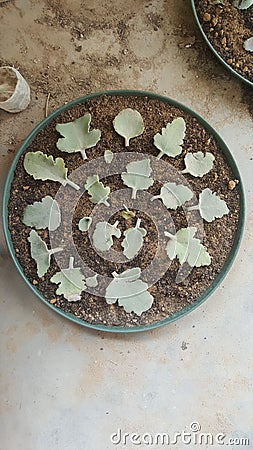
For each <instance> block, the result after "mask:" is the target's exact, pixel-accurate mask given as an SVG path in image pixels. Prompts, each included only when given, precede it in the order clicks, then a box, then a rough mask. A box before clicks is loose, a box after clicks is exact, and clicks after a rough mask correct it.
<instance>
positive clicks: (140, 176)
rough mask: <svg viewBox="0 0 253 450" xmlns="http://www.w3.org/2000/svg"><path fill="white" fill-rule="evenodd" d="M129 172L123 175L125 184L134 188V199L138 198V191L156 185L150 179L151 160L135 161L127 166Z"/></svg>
mask: <svg viewBox="0 0 253 450" xmlns="http://www.w3.org/2000/svg"><path fill="white" fill-rule="evenodd" d="M126 170H127V172H123V173H122V174H121V178H122V180H123V182H124V184H125V185H126V186H128V187H130V188H132V190H133V191H132V198H133V199H135V198H136V193H137V191H138V190H143V189H148V188H149V187H150V186H152V184H153V183H154V180H153V179H152V178H150V174H151V172H152V169H151V166H150V160H149V159H142V160H141V161H133V162H131V163H129V164H127V166H126Z"/></svg>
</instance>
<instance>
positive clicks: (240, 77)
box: [191, 0, 253, 87]
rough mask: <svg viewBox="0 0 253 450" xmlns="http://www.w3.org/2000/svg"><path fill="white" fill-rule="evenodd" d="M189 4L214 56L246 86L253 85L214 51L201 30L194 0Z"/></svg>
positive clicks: (201, 28) (204, 34) (204, 35)
mask: <svg viewBox="0 0 253 450" xmlns="http://www.w3.org/2000/svg"><path fill="white" fill-rule="evenodd" d="M191 5H192V10H193V13H194V16H195V19H196V22H197V25H198V27H199V30H200V32H201V34H202V36H203V38H204V39H205V41H206V43H207V45H208V47H209V48H210V49H211V51H212V52H213V53H214V55H215V56H216V58H217V59H218V60H219V61H220V62H221V63H222V64H223V66H224V67H226V69H228V70H229V71H230V73H231V74H232V75H233V76H235V77H237V78H238V79H239V80H240V81H242V82H243V83H246V84H247V85H248V86H250V87H253V83H252V82H251V81H249V80H248V79H247V78H245V77H244V76H243V75H241V74H240V73H239V72H237V71H236V70H234V69H233V67H232V66H230V65H229V64H228V63H227V62H226V61H225V60H224V59H223V58H222V56H221V55H220V54H219V53H218V52H217V51H216V49H215V48H214V47H213V45H212V44H211V42H210V41H209V39H208V37H207V35H206V33H205V31H204V30H203V27H202V25H201V22H200V20H199V16H198V13H197V10H196V5H195V0H191Z"/></svg>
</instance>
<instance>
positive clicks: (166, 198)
mask: <svg viewBox="0 0 253 450" xmlns="http://www.w3.org/2000/svg"><path fill="white" fill-rule="evenodd" d="M192 197H193V193H192V191H191V190H190V189H189V188H188V187H187V186H184V185H183V184H176V183H165V184H164V185H163V186H162V188H161V191H160V194H159V195H154V196H153V197H152V199H151V201H153V200H157V199H161V200H162V202H163V204H164V206H166V208H168V209H174V210H175V209H177V208H178V207H179V206H182V205H183V204H184V203H186V202H188V201H189V200H191V198H192Z"/></svg>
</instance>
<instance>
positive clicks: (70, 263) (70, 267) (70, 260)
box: [69, 256, 74, 269]
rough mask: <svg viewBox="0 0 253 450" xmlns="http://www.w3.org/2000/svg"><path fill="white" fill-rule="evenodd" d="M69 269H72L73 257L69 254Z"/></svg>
mask: <svg viewBox="0 0 253 450" xmlns="http://www.w3.org/2000/svg"><path fill="white" fill-rule="evenodd" d="M69 269H74V257H73V256H70V258H69Z"/></svg>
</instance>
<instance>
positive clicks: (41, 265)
mask: <svg viewBox="0 0 253 450" xmlns="http://www.w3.org/2000/svg"><path fill="white" fill-rule="evenodd" d="M28 241H29V242H30V244H31V256H32V258H33V259H34V260H35V262H36V264H37V274H38V276H39V277H40V278H41V277H43V275H45V273H46V272H47V270H48V268H49V266H50V262H51V255H53V254H54V253H57V252H60V251H62V250H63V249H62V248H55V249H50V250H49V249H48V247H47V244H46V243H45V242H44V241H43V240H42V239H41V237H40V236H39V235H38V233H37V232H36V231H35V230H31V232H30V234H29V237H28Z"/></svg>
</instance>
